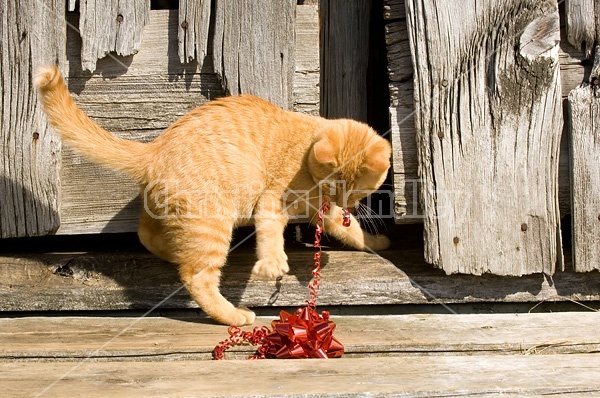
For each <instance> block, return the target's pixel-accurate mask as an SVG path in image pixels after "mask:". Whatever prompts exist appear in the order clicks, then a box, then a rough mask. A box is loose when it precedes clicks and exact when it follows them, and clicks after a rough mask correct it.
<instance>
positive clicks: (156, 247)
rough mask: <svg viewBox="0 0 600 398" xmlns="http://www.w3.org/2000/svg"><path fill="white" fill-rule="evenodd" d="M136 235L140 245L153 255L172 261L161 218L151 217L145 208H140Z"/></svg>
mask: <svg viewBox="0 0 600 398" xmlns="http://www.w3.org/2000/svg"><path fill="white" fill-rule="evenodd" d="M138 237H139V238H140V242H142V245H144V247H145V248H146V249H148V250H149V251H150V252H151V253H153V254H154V255H155V256H157V257H160V258H162V259H163V260H166V261H171V262H172V261H173V257H172V255H171V253H170V251H169V247H168V245H167V243H166V242H165V239H164V228H163V226H162V224H161V220H159V219H157V218H154V217H152V216H151V215H150V214H148V213H147V212H146V211H145V210H142V214H141V215H140V225H139V228H138Z"/></svg>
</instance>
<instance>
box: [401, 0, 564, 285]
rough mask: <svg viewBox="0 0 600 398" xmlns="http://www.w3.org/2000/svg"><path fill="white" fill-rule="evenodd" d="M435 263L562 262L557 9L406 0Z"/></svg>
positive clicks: (518, 270)
mask: <svg viewBox="0 0 600 398" xmlns="http://www.w3.org/2000/svg"><path fill="white" fill-rule="evenodd" d="M406 5H407V7H406V10H407V26H408V35H409V42H410V45H411V54H412V61H413V67H414V70H415V73H414V79H413V80H414V84H415V86H414V99H415V127H416V137H417V159H418V165H419V177H420V178H421V179H422V180H423V185H422V187H421V189H420V194H421V196H420V200H421V204H422V207H423V212H424V214H425V219H424V233H425V237H424V238H425V259H426V261H427V262H428V263H431V264H434V265H435V266H437V267H439V268H443V269H444V270H445V271H446V272H447V273H449V274H452V273H456V272H461V273H471V274H483V273H487V272H491V273H494V274H497V275H516V276H518V275H523V274H530V273H536V272H544V273H546V274H550V275H551V274H553V273H554V267H555V264H558V265H559V267H560V266H562V257H563V256H562V243H561V237H560V220H559V210H558V200H557V197H558V156H559V143H560V135H561V129H562V108H561V92H560V80H559V62H558V43H559V41H560V36H559V18H558V10H557V5H556V2H555V1H553V0H548V1H545V2H536V3H535V5H534V4H533V3H532V2H530V1H524V0H515V1H510V2H506V1H494V0H490V1H484V2H467V3H465V2H460V3H439V2H437V3H436V2H433V1H430V0H423V1H421V0H413V1H407V3H406Z"/></svg>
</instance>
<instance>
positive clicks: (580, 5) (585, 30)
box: [565, 0, 600, 58]
mask: <svg viewBox="0 0 600 398" xmlns="http://www.w3.org/2000/svg"><path fill="white" fill-rule="evenodd" d="M596 7H600V1H597V0H565V14H566V22H567V23H566V26H567V38H568V40H569V43H571V44H572V45H573V46H575V47H576V48H578V49H582V50H584V51H585V56H586V58H589V57H590V56H591V55H592V50H593V49H594V43H595V42H596V40H598V39H597V33H596V20H597V19H600V15H596V12H595V9H596Z"/></svg>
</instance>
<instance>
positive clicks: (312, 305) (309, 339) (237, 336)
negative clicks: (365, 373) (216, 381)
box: [213, 198, 350, 359]
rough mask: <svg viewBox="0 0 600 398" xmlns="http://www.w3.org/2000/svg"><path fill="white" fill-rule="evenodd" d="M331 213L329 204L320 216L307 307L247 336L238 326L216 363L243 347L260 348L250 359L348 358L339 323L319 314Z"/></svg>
mask: <svg viewBox="0 0 600 398" xmlns="http://www.w3.org/2000/svg"><path fill="white" fill-rule="evenodd" d="M328 211H329V202H328V200H327V199H326V198H323V203H322V205H321V208H320V209H319V212H318V214H317V223H316V224H317V229H316V232H315V244H314V246H315V247H316V248H318V249H319V250H318V251H317V252H316V253H315V255H314V260H315V268H314V269H313V271H312V275H313V280H312V281H311V283H310V285H309V289H310V298H309V300H307V302H306V304H307V305H306V306H305V307H300V308H298V309H297V310H296V312H295V313H294V314H290V313H288V312H286V311H281V312H280V313H279V319H278V320H275V321H272V322H271V329H269V328H268V327H266V326H263V327H259V326H257V327H255V328H254V330H253V331H252V332H245V331H243V330H241V329H240V328H238V327H236V326H232V327H230V328H229V330H228V332H229V337H228V338H227V339H225V340H223V341H221V342H220V343H219V344H218V345H217V346H216V347H215V348H214V350H213V358H214V359H223V353H224V352H225V350H227V349H228V348H229V347H231V346H234V345H239V344H243V343H249V344H252V345H258V346H259V347H258V349H257V351H256V354H254V355H252V356H250V357H249V359H264V358H281V359H284V358H338V357H341V356H342V355H343V354H344V346H343V345H342V343H340V342H339V341H338V340H337V339H336V338H335V337H333V331H334V330H335V323H333V322H331V321H330V320H329V312H328V311H323V312H321V314H319V313H317V311H316V307H317V294H318V292H319V283H320V281H321V251H322V250H321V235H322V233H323V231H324V228H323V224H324V223H323V220H324V214H325V213H327V212H328ZM343 225H344V226H348V225H350V213H349V212H348V210H347V209H344V213H343Z"/></svg>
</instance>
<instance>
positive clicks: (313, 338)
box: [265, 307, 344, 359]
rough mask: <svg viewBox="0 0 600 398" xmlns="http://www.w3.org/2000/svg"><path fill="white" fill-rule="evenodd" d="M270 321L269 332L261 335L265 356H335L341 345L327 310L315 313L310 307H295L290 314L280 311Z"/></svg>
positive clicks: (342, 351) (340, 353) (339, 354)
mask: <svg viewBox="0 0 600 398" xmlns="http://www.w3.org/2000/svg"><path fill="white" fill-rule="evenodd" d="M279 317H280V319H278V320H275V321H273V322H271V327H272V328H273V331H272V332H271V333H269V334H268V335H267V336H266V337H265V343H266V344H268V346H269V348H268V352H267V356H268V357H272V358H281V359H285V358H337V357H341V356H342V355H343V354H344V346H343V345H342V343H340V342H339V341H338V340H337V339H336V338H335V337H333V331H334V330H335V323H333V322H331V321H330V320H329V312H327V311H323V312H322V313H321V314H319V313H317V311H315V310H314V309H313V308H311V307H302V308H298V309H297V310H296V312H295V313H294V314H290V313H288V312H285V311H281V313H280V314H279Z"/></svg>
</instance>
